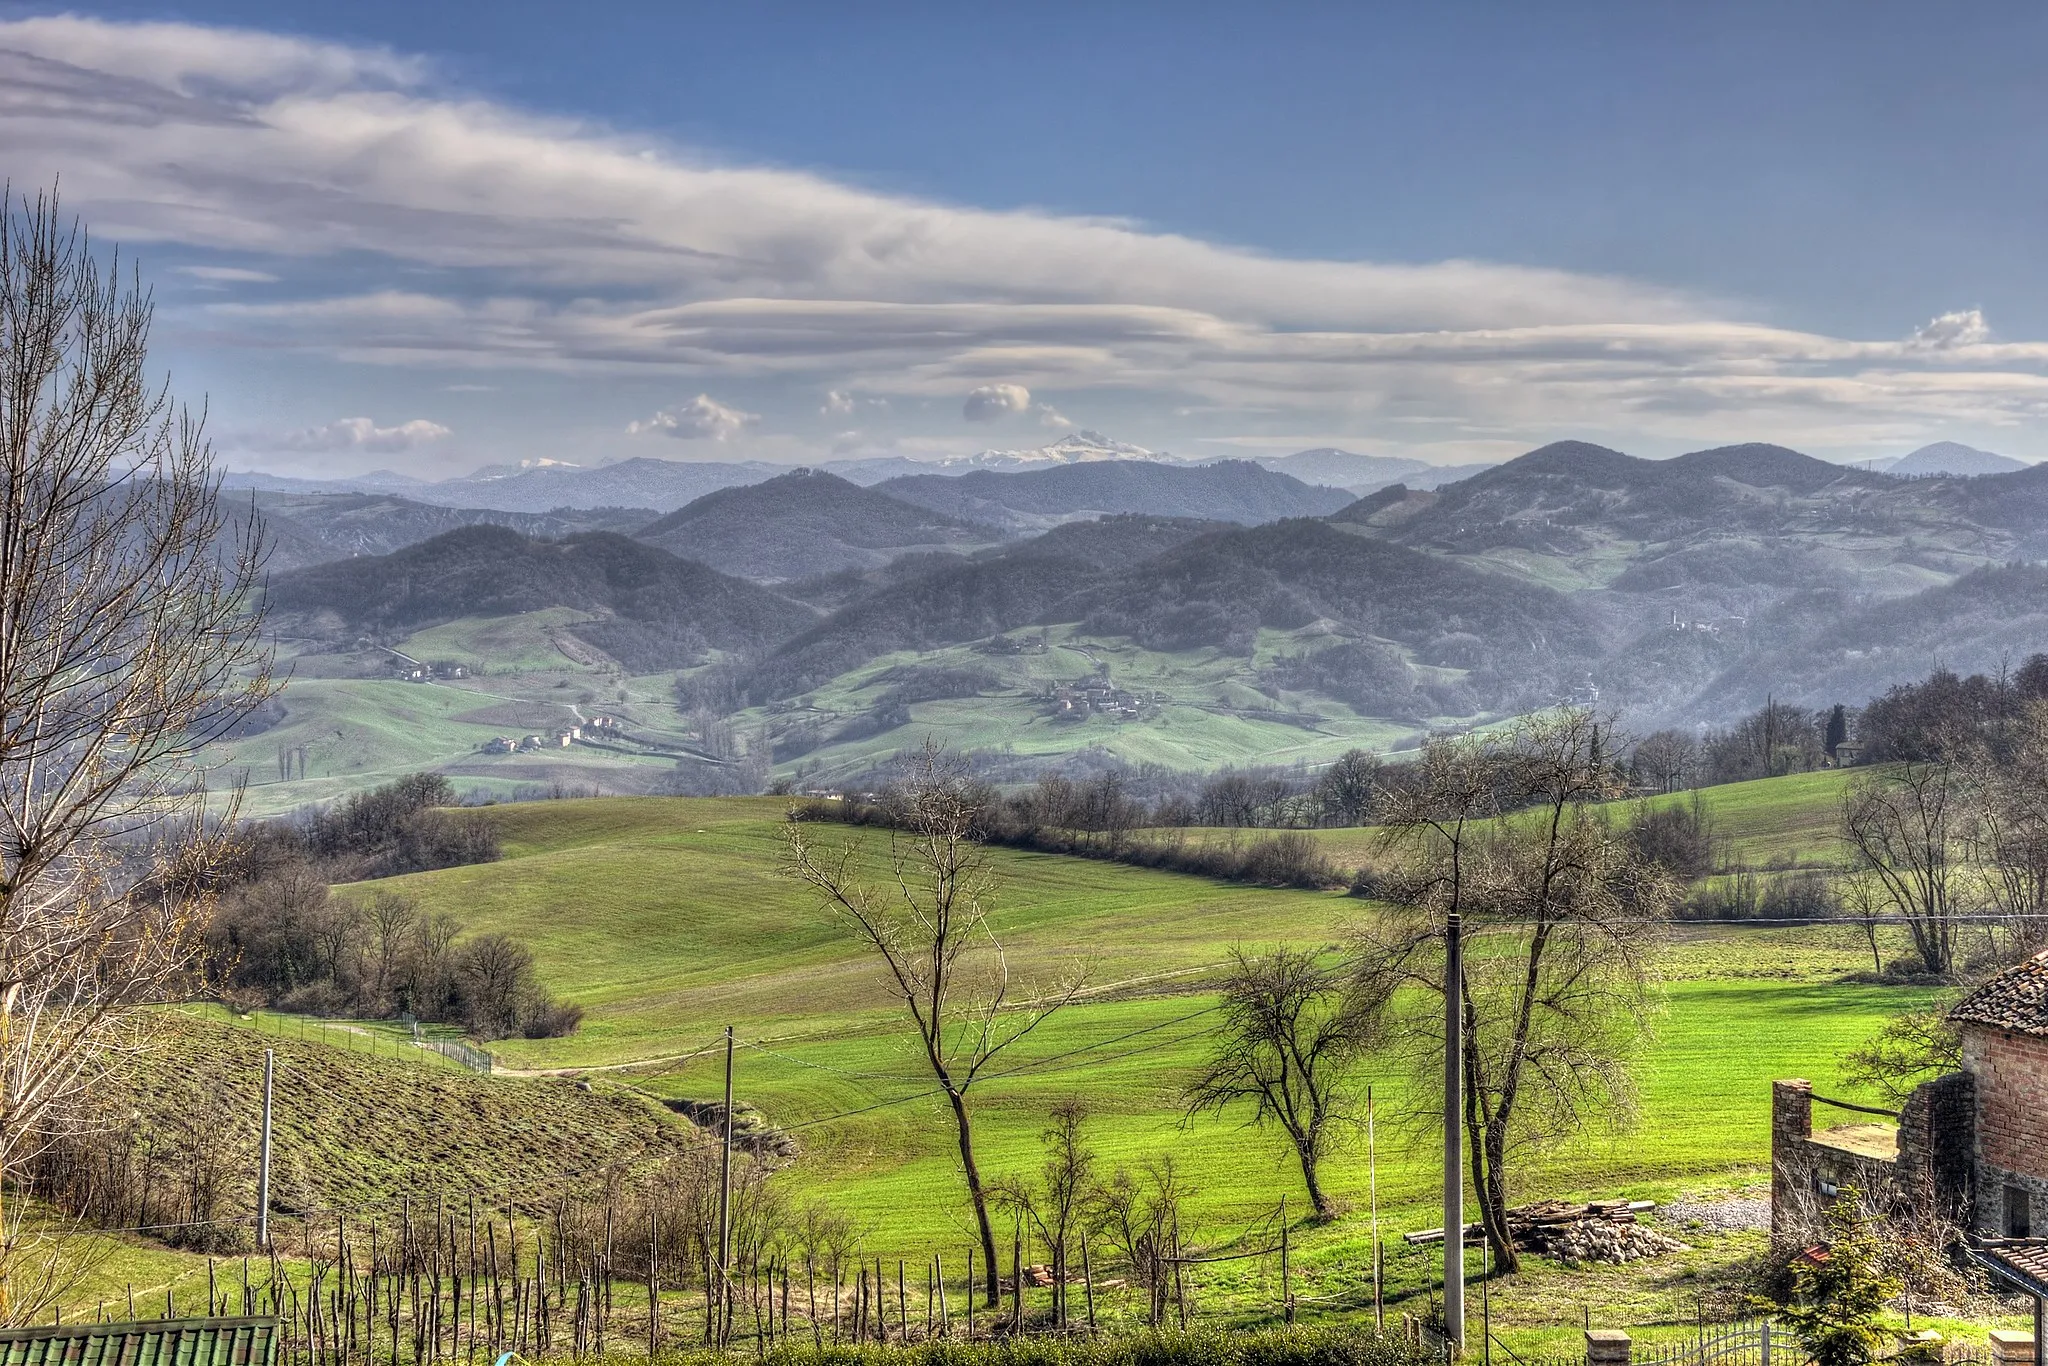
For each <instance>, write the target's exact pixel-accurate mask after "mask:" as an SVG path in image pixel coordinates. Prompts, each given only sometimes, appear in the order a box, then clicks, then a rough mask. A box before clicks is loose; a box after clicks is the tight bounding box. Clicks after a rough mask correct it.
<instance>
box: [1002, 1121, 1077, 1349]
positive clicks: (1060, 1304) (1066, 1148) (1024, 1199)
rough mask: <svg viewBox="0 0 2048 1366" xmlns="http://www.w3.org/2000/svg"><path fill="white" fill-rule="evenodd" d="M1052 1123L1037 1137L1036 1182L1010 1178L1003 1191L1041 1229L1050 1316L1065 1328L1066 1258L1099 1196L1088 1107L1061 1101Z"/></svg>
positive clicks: (1010, 1202)
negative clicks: (1047, 1262)
mask: <svg viewBox="0 0 2048 1366" xmlns="http://www.w3.org/2000/svg"><path fill="white" fill-rule="evenodd" d="M1051 1120H1052V1122H1051V1123H1050V1124H1048V1125H1047V1126H1046V1128H1045V1131H1044V1132H1043V1133H1041V1134H1040V1135H1039V1136H1038V1141H1039V1144H1040V1145H1041V1147H1042V1148H1043V1149H1044V1153H1045V1158H1044V1160H1043V1161H1042V1162H1041V1163H1040V1164H1039V1168H1038V1183H1037V1184H1036V1185H1035V1186H1034V1185H1031V1184H1030V1183H1028V1182H1025V1181H1023V1180H1021V1179H1011V1180H1008V1181H1005V1182H1003V1183H1002V1186H1001V1188H1000V1193H1001V1197H1002V1200H1003V1203H1005V1204H1007V1205H1009V1206H1010V1207H1011V1208H1013V1209H1015V1210H1016V1211H1017V1212H1018V1213H1019V1214H1021V1215H1022V1216H1023V1217H1024V1218H1025V1219H1027V1220H1029V1221H1030V1223H1031V1225H1032V1227H1034V1228H1035V1229H1037V1230H1038V1236H1039V1238H1040V1240H1041V1241H1043V1242H1044V1244H1045V1246H1046V1250H1047V1255H1048V1256H1049V1257H1050V1258H1051V1259H1052V1266H1051V1270H1052V1312H1053V1317H1054V1319H1055V1320H1056V1321H1057V1322H1058V1323H1059V1326H1060V1327H1062V1328H1064V1327H1066V1325H1067V1267H1068V1261H1067V1254H1068V1249H1069V1248H1070V1247H1071V1246H1072V1245H1073V1241H1074V1237H1075V1235H1077V1234H1078V1233H1080V1232H1081V1231H1082V1227H1083V1225H1084V1223H1085V1221H1086V1217H1087V1214H1088V1209H1089V1202H1090V1200H1091V1198H1092V1197H1093V1195H1094V1192H1095V1152H1094V1150H1093V1149H1092V1148H1090V1147H1089V1146H1088V1140H1087V1135H1086V1133H1085V1132H1084V1130H1085V1126H1086V1124H1087V1120H1088V1107H1087V1106H1085V1105H1083V1104H1082V1103H1081V1102H1080V1101H1078V1100H1063V1101H1061V1102H1060V1103H1059V1104H1057V1105H1055V1106H1053V1107H1052V1116H1051Z"/></svg>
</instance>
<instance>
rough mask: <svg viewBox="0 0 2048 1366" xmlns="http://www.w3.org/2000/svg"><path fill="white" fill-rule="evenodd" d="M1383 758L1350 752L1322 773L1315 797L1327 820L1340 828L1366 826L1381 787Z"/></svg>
mask: <svg viewBox="0 0 2048 1366" xmlns="http://www.w3.org/2000/svg"><path fill="white" fill-rule="evenodd" d="M1379 778H1380V756H1379V755H1377V754H1374V753H1372V752H1371V751H1369V750H1363V749H1347V750H1345V751H1344V752H1343V753H1342V754H1340V755H1338V756H1337V758H1336V760H1335V761H1334V762H1332V763H1331V765H1330V766H1329V767H1328V768H1326V769H1324V770H1323V776H1322V780H1321V781H1320V782H1318V783H1317V784H1316V796H1317V799H1318V801H1319V803H1320V805H1321V806H1322V815H1323V817H1324V818H1325V819H1327V820H1331V821H1335V822H1336V823H1337V824H1338V825H1363V824H1365V822H1366V820H1367V819H1368V818H1369V817H1370V816H1371V815H1372V811H1373V803H1374V799H1375V793H1376V791H1377V788H1378V786H1379Z"/></svg>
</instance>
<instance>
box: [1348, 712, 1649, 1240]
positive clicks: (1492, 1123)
mask: <svg viewBox="0 0 2048 1366" xmlns="http://www.w3.org/2000/svg"><path fill="white" fill-rule="evenodd" d="M1611 744H1612V741H1611V737H1608V736H1606V735H1604V734H1603V733H1602V726H1601V723H1600V721H1599V719H1598V718H1597V717H1595V716H1594V715H1593V714H1592V713H1590V712H1585V711H1580V710H1576V709H1561V710H1558V711H1555V712H1551V713H1547V714H1545V715H1542V716H1538V717H1533V718H1530V719H1527V720H1525V721H1523V722H1521V723H1520V724H1518V725H1517V726H1515V727H1513V728H1511V729H1509V730H1506V731H1502V732H1495V733H1492V734H1489V735H1483V736H1474V737H1467V738H1463V739H1453V740H1444V741H1437V742H1434V743H1433V744H1432V745H1431V746H1430V748H1432V749H1437V750H1439V751H1441V752H1439V753H1437V754H1425V755H1424V757H1423V768H1422V771H1421V773H1420V774H1419V775H1418V780H1417V782H1416V784H1415V785H1414V786H1413V787H1412V788H1409V789H1407V790H1405V791H1403V792H1401V793H1398V794H1392V795H1391V796H1390V799H1389V801H1390V804H1389V819H1390V826H1389V830H1390V836H1389V838H1390V840H1391V841H1392V842H1393V847H1394V849H1395V850H1396V851H1398V852H1401V853H1403V854H1405V862H1404V863H1403V864H1402V865H1401V867H1400V868H1399V869H1398V870H1397V871H1396V872H1395V873H1394V874H1393V875H1392V876H1390V877H1389V878H1388V879H1387V880H1386V882H1385V884H1384V887H1383V889H1382V890H1383V894H1384V895H1385V896H1386V897H1387V899H1388V900H1390V901H1391V902H1392V903H1393V905H1392V907H1391V908H1390V909H1389V911H1388V912H1387V914H1385V915H1384V916H1383V917H1381V918H1380V919H1379V920H1378V921H1376V922H1374V923H1373V924H1371V925H1370V926H1369V927H1368V928H1367V929H1365V930H1364V931H1362V932H1361V933H1360V935H1359V937H1358V941H1357V945H1356V957H1355V959H1354V964H1353V972H1354V977H1353V982H1352V989H1353V992H1354V1002H1355V1005H1356V1007H1357V1008H1358V1009H1360V1010H1361V1011H1364V1012H1367V1013H1369V1014H1371V1015H1372V1016H1373V1017H1374V1018H1375V1019H1376V1020H1377V1021H1379V1022H1380V1025H1381V1027H1382V1028H1384V1029H1385V1030H1386V1031H1387V1037H1388V1041H1389V1047H1390V1049H1391V1050H1392V1051H1393V1052H1394V1053H1395V1054H1397V1055H1399V1056H1405V1058H1406V1059H1407V1060H1408V1062H1409V1063H1410V1065H1411V1066H1413V1067H1414V1068H1415V1069H1416V1070H1417V1071H1418V1072H1419V1073H1422V1074H1425V1075H1427V1076H1430V1077H1434V1076H1440V1075H1441V1074H1442V1068H1443V1046H1444V1045H1443V1034H1442V1011H1441V1008H1440V1007H1439V1006H1436V1005H1427V1006H1426V1008H1424V1007H1425V1002H1427V1000H1428V998H1429V997H1430V996H1432V995H1440V993H1441V992H1442V991H1443V987H1444V979H1443V972H1444V967H1443V952H1442V944H1443V925H1444V916H1445V913H1446V912H1448V911H1452V910H1456V911H1459V912H1460V913H1461V915H1462V916H1463V917H1464V919H1465V921H1466V922H1467V924H1468V925H1469V926H1470V928H1471V932H1472V934H1473V935H1474V936H1475V939H1477V940H1479V941H1481V943H1480V944H1475V948H1474V951H1473V952H1471V953H1468V954H1467V955H1465V957H1464V964H1465V969H1464V973H1463V976H1462V978H1461V981H1462V985H1463V995H1464V1002H1465V1019H1464V1049H1463V1059H1462V1071H1463V1073H1464V1092H1465V1113H1464V1115H1463V1117H1462V1118H1463V1122H1464V1124H1465V1127H1466V1130H1467V1134H1468V1136H1469V1139H1470V1142H1469V1143H1468V1145H1467V1147H1468V1150H1469V1152H1470V1156H1471V1164H1472V1180H1473V1185H1474V1186H1475V1188H1476V1190H1477V1192H1478V1196H1479V1204H1480V1212H1481V1217H1482V1219H1483V1221H1484V1223H1485V1225H1486V1231H1487V1236H1488V1238H1489V1240H1490V1241H1491V1242H1492V1243H1493V1245H1494V1247H1495V1248H1496V1249H1498V1251H1499V1254H1500V1262H1501V1266H1502V1267H1503V1268H1504V1269H1506V1270H1509V1271H1513V1270H1516V1269H1518V1268H1519V1265H1520V1259H1519V1257H1518V1256H1517V1254H1516V1251H1515V1246H1514V1241H1513V1239H1512V1238H1511V1237H1510V1236H1509V1233H1508V1227H1507V1209H1508V1200H1509V1196H1508V1186H1509V1169H1510V1166H1511V1164H1512V1163H1513V1162H1514V1161H1515V1160H1516V1159H1517V1157H1518V1155H1519V1154H1521V1153H1525V1152H1530V1151H1535V1150H1538V1149H1540V1148H1542V1147H1544V1146H1547V1145H1548V1144H1550V1143H1553V1142H1555V1141H1557V1140H1558V1139H1561V1138H1563V1137H1564V1136H1566V1135H1568V1134H1570V1133H1572V1132H1574V1131H1576V1130H1578V1129H1579V1128H1581V1127H1583V1125H1584V1124H1585V1123H1586V1122H1587V1121H1588V1120H1589V1119H1590V1118H1592V1117H1593V1116H1595V1115H1596V1114H1598V1115H1605V1116H1606V1117H1608V1118H1610V1119H1613V1120H1616V1121H1619V1120H1622V1119H1625V1118H1626V1117H1627V1116H1628V1114H1629V1113H1630V1111H1631V1099H1632V1091H1631V1086H1630V1070H1629V1062H1630V1060H1631V1057H1632V1055H1633V1052H1634V1049H1635V1046H1636V1045H1637V1043H1638V1042H1639V1041H1640V1039H1641V1038H1642V1036H1643V1034H1644V1032H1645V1031H1646V1029H1647V1019H1648V1017H1649V1015H1650V1014H1651V1012H1652V1007H1653V1004H1654V991H1653V981H1652V974H1651V967H1650V951H1651V949H1652V947H1653V945H1654V943H1655V934H1656V930H1657V927H1658V925H1659V923H1660V922H1661V921H1663V920H1664V919H1665V918H1667V917H1668V915H1669V914H1670V912H1671V910H1672V908H1673V907H1674V906H1675V905H1676V902H1677V898H1678V889H1677V886H1676V884H1675V883H1674V882H1673V881H1672V879H1671V877H1670V875H1669V874H1668V873H1667V872H1665V871H1664V870H1663V869H1662V868H1661V867H1659V866H1658V865H1657V864H1655V863H1652V862H1650V861H1648V860H1646V859H1644V858H1643V857H1642V855H1641V854H1640V852H1639V851H1637V850H1636V849H1635V847H1634V846H1633V844H1632V843H1631V842H1630V841H1629V840H1628V838H1627V837H1626V835H1625V834H1624V833H1623V832H1619V831H1617V830H1615V829H1614V828H1613V827H1612V825H1611V824H1610V823H1609V822H1607V821H1606V820H1604V819H1602V818H1601V813H1599V812H1598V811H1597V810H1595V809H1594V804H1595V803H1597V802H1599V801H1602V800H1605V799H1608V798H1611V797H1614V796H1618V795H1619V794H1620V790H1621V789H1620V784H1619V780H1618V778H1617V776H1616V774H1615V772H1614V769H1613V767H1612V766H1611V765H1610V764H1609V763H1608V762H1607V760H1606V757H1605V752H1606V750H1607V749H1608V748H1609V747H1611ZM1479 794H1484V795H1483V796H1481V795H1479ZM1482 801H1486V802H1491V803H1493V804H1494V805H1495V807H1496V809H1497V810H1499V811H1500V812H1501V813H1502V814H1501V815H1500V816H1499V817H1498V818H1496V819H1493V820H1490V821H1488V822H1486V823H1485V824H1484V825H1480V826H1475V825H1474V824H1473V823H1472V817H1473V816H1474V815H1475V814H1476V813H1477V811H1478V810H1479V809H1480V803H1481V802H1482ZM1481 945H1483V947H1482V946H1481ZM1417 988H1419V989H1420V990H1416V989H1417ZM1427 1092H1428V1087H1427V1086H1421V1087H1418V1088H1417V1094H1418V1095H1423V1094H1427Z"/></svg>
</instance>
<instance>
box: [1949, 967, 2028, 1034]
mask: <svg viewBox="0 0 2048 1366" xmlns="http://www.w3.org/2000/svg"><path fill="white" fill-rule="evenodd" d="M1948 1017H1949V1018H1950V1019H1951V1020H1954V1021H1956V1022H1957V1023H1958V1024H1980V1025H1990V1026H1992V1027H1993V1028H1994V1029H2010V1030H2012V1031H2013V1032H2014V1033H2017V1034H2039V1035H2042V1036H2044V1037H2048V950H2043V951H2042V952H2040V953H2037V954H2035V955H2034V956H2033V957H2032V958H2029V959H2027V960H2026V961H2025V962H2022V963H2015V964H2013V965H2012V966H2011V967H2009V968H2007V969H2005V970H2004V971H2003V972H2000V973H1997V974H1995V975H1994V976H1992V977H1991V978H1990V979H1989V980H1988V981H1986V982H1985V983H1984V985H1982V986H1980V987H1978V988H1977V989H1976V990H1975V991H1973V992H1971V993H1970V994H1969V995H1968V996H1965V997H1964V998H1963V999H1962V1003H1961V1004H1960V1005H1958V1006H1956V1008H1955V1009H1954V1010H1951V1011H1950V1012H1949V1013H1948Z"/></svg>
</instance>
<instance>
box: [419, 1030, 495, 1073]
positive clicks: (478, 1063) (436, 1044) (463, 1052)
mask: <svg viewBox="0 0 2048 1366" xmlns="http://www.w3.org/2000/svg"><path fill="white" fill-rule="evenodd" d="M418 1042H419V1046H420V1047H421V1048H424V1049H427V1050H429V1051H431V1052H435V1053H439V1054H440V1055H441V1056H442V1057H444V1058H452V1059H454V1060H455V1061H456V1062H459V1063H461V1064H462V1065H463V1066H464V1067H467V1068H468V1069H469V1070H470V1071H472V1072H481V1073H482V1074H483V1075H485V1076H487V1077H488V1076H489V1075H491V1069H492V1068H493V1067H496V1066H497V1064H498V1060H497V1059H496V1058H495V1057H493V1056H492V1055H491V1053H490V1051H489V1050H488V1049H483V1048H472V1047H470V1046H469V1045H468V1044H466V1043H456V1042H454V1041H453V1040H451V1039H421V1040H419V1041H418Z"/></svg>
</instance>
